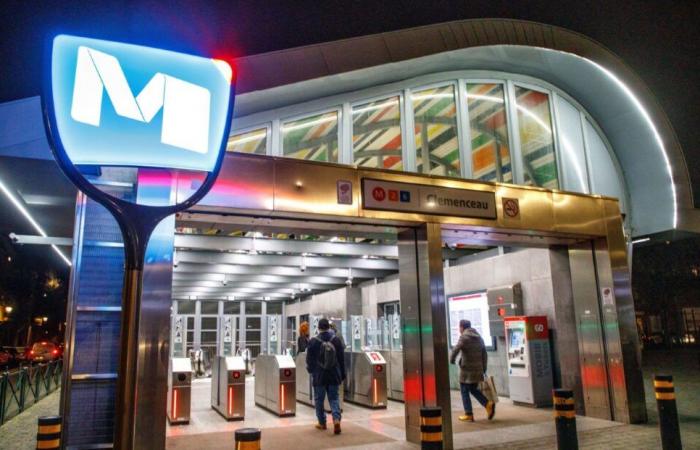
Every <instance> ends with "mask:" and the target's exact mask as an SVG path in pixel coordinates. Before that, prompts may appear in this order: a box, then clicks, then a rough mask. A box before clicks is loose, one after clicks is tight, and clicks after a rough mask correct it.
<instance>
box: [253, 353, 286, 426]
mask: <svg viewBox="0 0 700 450" xmlns="http://www.w3.org/2000/svg"><path fill="white" fill-rule="evenodd" d="M255 404H256V405H258V406H260V407H261V408H264V409H266V410H268V411H270V412H271V413H273V414H276V415H278V416H280V417H285V416H293V415H295V414H296V366H295V364H294V359H293V358H292V357H291V356H289V355H258V357H257V360H256V362H255Z"/></svg>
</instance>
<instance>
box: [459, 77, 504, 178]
mask: <svg viewBox="0 0 700 450" xmlns="http://www.w3.org/2000/svg"><path fill="white" fill-rule="evenodd" d="M467 108H468V110H469V128H470V132H471V133H470V134H471V158H472V178H474V179H477V180H483V181H502V182H505V183H512V182H513V171H512V167H511V161H510V145H509V143H508V122H507V119H506V107H505V96H504V94H503V85H501V84H495V83H486V84H467Z"/></svg>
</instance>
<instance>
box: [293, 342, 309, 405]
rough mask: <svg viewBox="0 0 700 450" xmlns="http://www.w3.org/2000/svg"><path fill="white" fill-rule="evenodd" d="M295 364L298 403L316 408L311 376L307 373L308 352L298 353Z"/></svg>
mask: <svg viewBox="0 0 700 450" xmlns="http://www.w3.org/2000/svg"><path fill="white" fill-rule="evenodd" d="M294 362H295V363H296V367H297V374H296V377H297V378H296V380H297V386H296V387H297V401H298V402H300V403H303V404H305V405H309V406H314V397H313V390H312V387H311V374H309V372H307V371H306V352H301V353H298V354H297V356H296V358H295V360H294Z"/></svg>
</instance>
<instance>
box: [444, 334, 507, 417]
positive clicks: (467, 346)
mask: <svg viewBox="0 0 700 450" xmlns="http://www.w3.org/2000/svg"><path fill="white" fill-rule="evenodd" d="M459 333H460V336H459V342H458V343H457V345H456V346H455V348H453V349H452V353H451V354H450V363H452V364H454V363H455V361H456V360H457V356H458V355H459V356H461V358H460V360H459V386H460V391H461V393H462V404H463V405H464V415H462V416H459V420H461V421H462V422H474V413H473V411H472V400H471V397H470V396H469V395H470V394H471V395H473V396H474V398H475V399H476V400H477V401H478V402H479V403H481V405H482V406H483V407H484V408H486V413H487V414H488V418H489V420H491V419H493V416H494V415H495V414H496V404H495V403H494V402H492V401H489V400H488V399H487V398H486V396H485V395H484V394H483V393H482V392H481V391H480V390H479V382H481V381H482V380H483V379H484V374H485V373H486V364H487V357H486V346H484V340H483V339H482V338H481V336H480V335H479V333H478V332H477V331H476V330H475V329H474V328H472V324H471V322H470V321H468V320H460V321H459Z"/></svg>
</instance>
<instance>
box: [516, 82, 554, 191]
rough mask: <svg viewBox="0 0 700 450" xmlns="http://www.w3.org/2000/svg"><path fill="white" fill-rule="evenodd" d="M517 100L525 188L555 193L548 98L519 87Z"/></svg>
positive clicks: (517, 87)
mask: <svg viewBox="0 0 700 450" xmlns="http://www.w3.org/2000/svg"><path fill="white" fill-rule="evenodd" d="M515 97H516V99H515V101H516V109H517V114H518V128H519V130H518V131H519V135H520V149H521V152H522V155H523V172H524V174H523V175H524V179H525V184H527V185H535V186H541V187H545V188H550V189H556V188H558V187H559V181H558V176H557V161H556V156H555V154H554V138H553V136H552V119H551V116H550V113H549V111H550V109H549V95H547V94H545V93H543V92H539V91H534V90H532V89H527V88H524V87H520V86H516V87H515Z"/></svg>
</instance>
